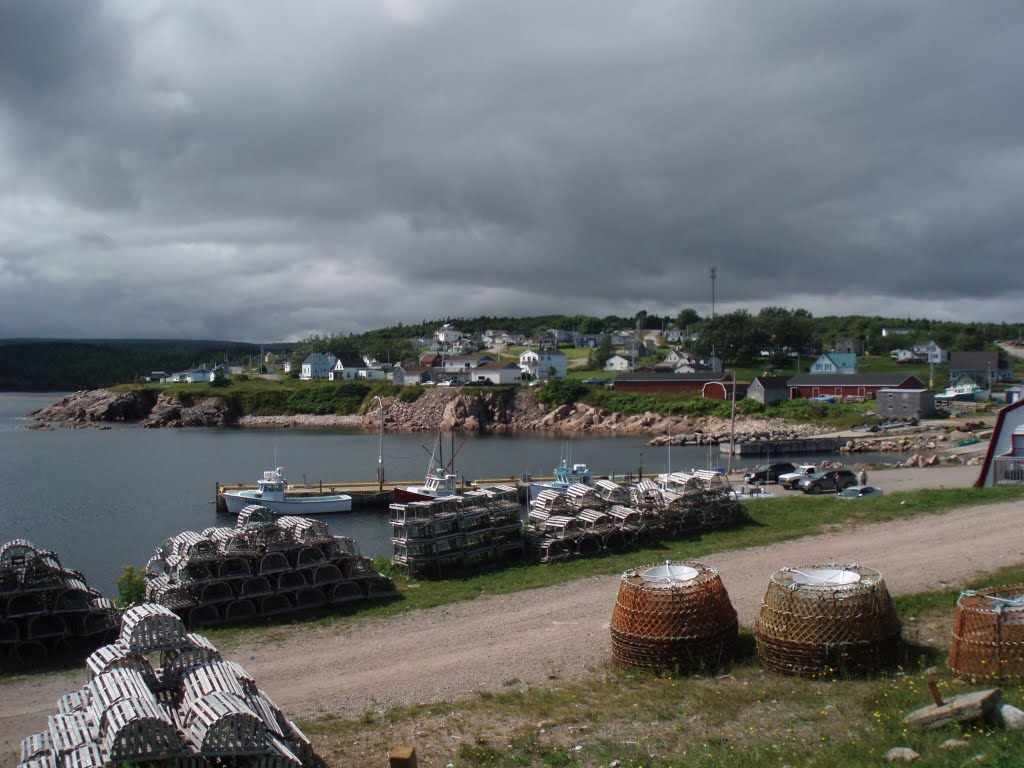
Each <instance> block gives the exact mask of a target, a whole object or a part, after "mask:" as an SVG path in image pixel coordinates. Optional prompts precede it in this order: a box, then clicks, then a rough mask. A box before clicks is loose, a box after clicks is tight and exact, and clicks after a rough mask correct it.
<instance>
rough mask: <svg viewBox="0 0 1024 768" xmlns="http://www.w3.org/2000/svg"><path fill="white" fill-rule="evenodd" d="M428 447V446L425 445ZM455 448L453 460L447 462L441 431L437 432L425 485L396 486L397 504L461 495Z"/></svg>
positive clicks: (394, 492)
mask: <svg viewBox="0 0 1024 768" xmlns="http://www.w3.org/2000/svg"><path fill="white" fill-rule="evenodd" d="M423 448H424V449H426V446H423ZM455 453H456V451H455V448H454V446H452V452H451V456H452V458H451V461H450V463H449V464H445V461H444V454H443V452H442V447H441V431H440V430H438V432H437V439H436V441H435V442H434V449H433V450H432V451H430V462H429V463H428V464H427V476H426V478H425V479H424V481H423V485H406V486H401V485H399V486H395V489H394V491H393V492H392V494H393V496H394V500H395V503H396V504H408V503H409V502H412V501H431V500H433V499H443V498H446V497H449V496H459V495H460V490H459V476H458V475H457V474H455Z"/></svg>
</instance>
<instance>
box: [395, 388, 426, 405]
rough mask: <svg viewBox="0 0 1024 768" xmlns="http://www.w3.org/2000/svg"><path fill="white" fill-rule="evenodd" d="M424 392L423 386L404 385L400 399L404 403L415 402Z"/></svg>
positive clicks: (399, 395) (399, 394)
mask: <svg viewBox="0 0 1024 768" xmlns="http://www.w3.org/2000/svg"><path fill="white" fill-rule="evenodd" d="M423 392H424V390H423V387H417V386H412V387H402V391H401V392H399V393H398V400H399V401H400V402H403V403H414V402H416V399H417V398H418V397H419V396H420V395H422V394H423Z"/></svg>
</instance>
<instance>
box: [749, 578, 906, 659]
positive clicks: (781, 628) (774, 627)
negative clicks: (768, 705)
mask: <svg viewBox="0 0 1024 768" xmlns="http://www.w3.org/2000/svg"><path fill="white" fill-rule="evenodd" d="M754 638H755V640H756V642H757V656H758V658H759V659H760V661H761V663H762V664H764V666H766V667H768V668H769V669H773V670H775V671H777V672H782V673H785V674H792V675H799V676H802V677H820V676H827V675H837V674H838V675H845V674H865V673H868V672H875V671H878V670H879V669H881V668H883V667H885V666H888V665H890V664H892V663H893V662H894V661H895V658H896V653H897V650H898V648H899V641H900V622H899V619H898V618H897V616H896V611H895V609H894V608H893V605H892V599H891V598H890V596H889V591H888V590H887V589H886V586H885V580H884V579H883V578H882V576H881V574H880V573H879V572H878V571H876V570H875V569H874V568H868V567H866V566H863V565H857V564H853V565H832V564H830V565H810V566H805V567H801V568H780V569H779V570H778V571H776V572H775V573H773V574H772V576H771V580H770V581H769V583H768V589H767V591H766V592H765V596H764V601H763V602H762V604H761V612H760V614H759V615H758V618H757V622H756V623H755V625H754Z"/></svg>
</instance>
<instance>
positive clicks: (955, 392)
mask: <svg viewBox="0 0 1024 768" xmlns="http://www.w3.org/2000/svg"><path fill="white" fill-rule="evenodd" d="M990 397H992V390H991V389H984V388H982V387H981V386H979V385H978V383H977V382H976V381H974V380H973V379H971V378H969V377H967V376H963V377H961V378H960V380H959V381H957V383H956V384H953V385H952V386H950V387H946V389H945V391H943V392H939V393H938V394H937V395H935V400H936V402H940V403H943V402H946V403H948V402H968V403H971V402H973V403H984V402H986V401H987V400H988V399H989V398H990Z"/></svg>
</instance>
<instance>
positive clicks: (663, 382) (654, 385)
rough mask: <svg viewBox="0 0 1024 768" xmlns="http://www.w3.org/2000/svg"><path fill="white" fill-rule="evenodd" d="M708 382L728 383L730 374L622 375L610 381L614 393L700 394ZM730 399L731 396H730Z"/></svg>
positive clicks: (729, 382) (730, 381) (730, 389)
mask: <svg viewBox="0 0 1024 768" xmlns="http://www.w3.org/2000/svg"><path fill="white" fill-rule="evenodd" d="M710 382H719V383H724V382H728V384H727V386H728V387H729V391H730V392H731V391H732V374H731V373H710V372H702V373H622V374H619V375H618V376H617V377H616V378H615V379H613V380H612V383H611V386H612V389H614V390H615V391H616V392H701V391H703V389H704V386H705V385H706V384H708V383H710ZM730 397H731V395H730Z"/></svg>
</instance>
